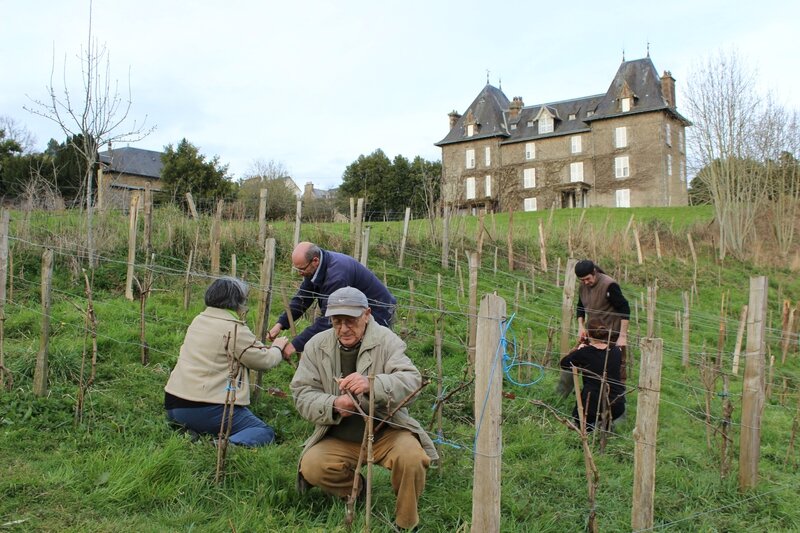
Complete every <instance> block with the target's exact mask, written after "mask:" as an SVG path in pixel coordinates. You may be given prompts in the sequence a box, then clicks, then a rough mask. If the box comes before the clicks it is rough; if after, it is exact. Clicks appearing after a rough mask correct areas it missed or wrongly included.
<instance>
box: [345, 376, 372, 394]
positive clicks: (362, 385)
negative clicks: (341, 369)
mask: <svg viewBox="0 0 800 533" xmlns="http://www.w3.org/2000/svg"><path fill="white" fill-rule="evenodd" d="M339 390H340V391H342V392H348V391H349V392H350V393H352V394H353V395H356V394H365V393H367V392H369V380H368V379H367V377H366V376H364V375H362V374H359V373H358V372H353V373H352V374H350V375H349V376H347V377H344V378H342V379H341V380H340V381H339Z"/></svg>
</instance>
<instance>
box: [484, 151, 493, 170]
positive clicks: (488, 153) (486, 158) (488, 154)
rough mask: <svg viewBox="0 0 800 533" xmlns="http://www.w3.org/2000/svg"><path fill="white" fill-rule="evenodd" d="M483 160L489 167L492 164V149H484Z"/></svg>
mask: <svg viewBox="0 0 800 533" xmlns="http://www.w3.org/2000/svg"><path fill="white" fill-rule="evenodd" d="M483 160H484V161H485V162H486V166H487V167H488V166H489V165H491V164H492V149H491V148H490V147H489V146H487V147H486V148H484V149H483Z"/></svg>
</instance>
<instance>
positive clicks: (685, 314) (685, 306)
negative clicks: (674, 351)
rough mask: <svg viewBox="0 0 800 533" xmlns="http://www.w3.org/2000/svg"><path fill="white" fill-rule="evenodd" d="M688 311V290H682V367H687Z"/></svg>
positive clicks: (689, 323) (689, 327)
mask: <svg viewBox="0 0 800 533" xmlns="http://www.w3.org/2000/svg"><path fill="white" fill-rule="evenodd" d="M689 311H690V308H689V292H688V291H683V327H682V329H683V342H682V348H683V349H682V351H681V364H682V365H683V368H689V333H690V329H691V322H690V320H689Z"/></svg>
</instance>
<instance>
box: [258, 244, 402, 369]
mask: <svg viewBox="0 0 800 533" xmlns="http://www.w3.org/2000/svg"><path fill="white" fill-rule="evenodd" d="M292 270H294V271H295V272H297V273H298V274H300V275H301V276H303V283H301V284H300V288H299V289H298V290H297V294H295V295H294V298H292V301H291V302H290V303H289V308H290V309H291V312H292V319H293V320H297V319H299V318H300V317H301V316H302V315H303V313H304V312H305V311H306V309H308V308H309V307H311V304H312V303H313V302H314V300H315V299H316V300H317V301H318V303H319V308H320V311H321V316H320V317H319V318H317V319H316V320H315V321H314V323H312V324H311V325H310V326H308V327H307V328H306V329H304V330H303V331H302V332H301V333H299V334H298V335H297V336H296V337H295V338H294V339H292V342H290V343H288V344H287V345H286V346H285V348H284V355H285V356H288V355H291V354H293V353H294V352H302V351H303V348H304V347H305V345H306V343H307V342H308V341H309V340H310V339H311V337H313V336H314V335H316V334H317V333H319V332H320V331H324V330H326V329H329V328H330V327H331V322H330V319H329V318H327V317H326V316H325V310H326V309H327V308H328V296H329V295H330V294H331V293H332V292H333V291H335V290H337V289H341V288H342V287H355V288H356V289H358V290H360V291H361V292H363V293H364V295H366V297H367V299H368V300H369V306H370V308H371V309H372V316H373V317H374V318H375V321H376V322H377V323H378V324H380V325H382V326H387V327H391V325H392V320H393V317H394V310H395V306H396V305H397V300H396V299H395V297H394V296H392V293H391V292H389V289H387V288H386V287H385V286H384V285H383V283H381V282H380V280H379V279H378V277H377V276H375V274H373V273H372V271H371V270H369V269H368V268H367V267H365V266H364V265H362V264H361V263H359V262H358V261H356V260H355V259H353V258H352V257H350V256H349V255H345V254H340V253H338V252H331V251H329V250H323V249H322V248H320V247H319V246H317V245H316V244H314V243H312V242H301V243H300V244H298V245H297V246H295V248H294V250H293V251H292ZM288 327H289V317H288V316H287V315H286V313H285V312H284V313H283V314H281V316H279V317H278V322H277V323H276V324H275V325H274V326H272V329H270V330H269V338H270V339H274V338H276V337H277V336H278V335H279V334H280V332H281V330H283V329H287V328H288Z"/></svg>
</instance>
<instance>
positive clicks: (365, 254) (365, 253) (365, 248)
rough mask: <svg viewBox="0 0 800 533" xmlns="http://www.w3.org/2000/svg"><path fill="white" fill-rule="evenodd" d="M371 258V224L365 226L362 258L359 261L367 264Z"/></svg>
mask: <svg viewBox="0 0 800 533" xmlns="http://www.w3.org/2000/svg"><path fill="white" fill-rule="evenodd" d="M368 260H369V226H367V227H366V228H364V242H363V243H362V244H361V259H360V260H359V263H361V264H362V265H364V266H367V261H368Z"/></svg>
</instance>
